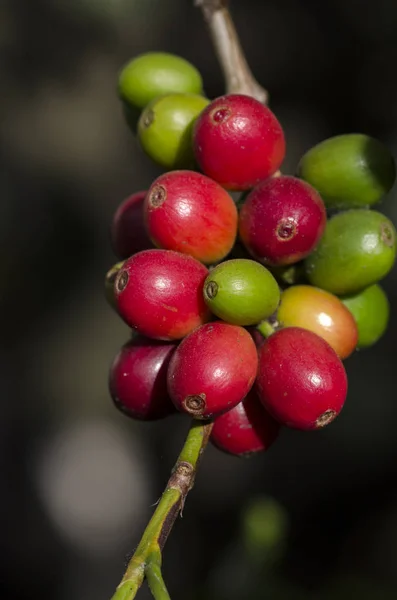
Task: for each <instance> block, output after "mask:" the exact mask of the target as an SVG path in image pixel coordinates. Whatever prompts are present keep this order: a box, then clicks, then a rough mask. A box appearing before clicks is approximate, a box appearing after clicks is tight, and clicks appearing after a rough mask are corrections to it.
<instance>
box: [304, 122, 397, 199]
mask: <svg viewBox="0 0 397 600" xmlns="http://www.w3.org/2000/svg"><path fill="white" fill-rule="evenodd" d="M297 175H298V177H300V178H301V179H304V180H305V181H307V182H308V183H310V184H311V185H312V186H313V187H314V188H316V190H318V192H319V193H320V195H321V197H322V199H323V200H324V203H325V205H326V206H327V208H336V209H348V208H360V207H361V208H363V207H365V206H372V205H373V204H376V203H377V202H379V201H380V200H381V198H382V196H384V195H385V194H387V192H389V190H390V189H391V187H392V186H393V184H394V181H395V178H396V167H395V162H394V159H393V156H392V155H391V153H390V151H389V149H388V148H386V146H384V145H383V144H382V143H381V142H379V141H378V140H375V139H374V138H371V137H369V136H367V135H362V134H355V133H354V134H347V135H338V136H336V137H332V138H329V139H327V140H324V141H323V142H321V143H320V144H317V146H314V147H313V148H311V149H310V150H309V151H308V152H306V154H305V155H304V156H303V157H302V159H301V160H300V162H299V165H298V169H297Z"/></svg>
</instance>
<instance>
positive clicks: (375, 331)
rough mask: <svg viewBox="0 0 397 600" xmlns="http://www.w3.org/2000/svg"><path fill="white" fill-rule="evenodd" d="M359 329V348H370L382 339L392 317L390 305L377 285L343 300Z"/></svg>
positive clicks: (344, 297)
mask: <svg viewBox="0 0 397 600" xmlns="http://www.w3.org/2000/svg"><path fill="white" fill-rule="evenodd" d="M341 300H342V302H343V304H344V305H345V306H346V307H347V308H348V309H349V311H350V312H351V313H352V315H353V317H354V319H355V321H356V323H357V327H358V343H357V348H369V346H373V344H376V342H377V341H378V340H379V339H380V338H381V337H382V335H383V334H384V333H385V331H386V329H387V325H388V323H389V317H390V303H389V300H388V298H387V296H386V293H385V291H384V290H383V289H382V288H381V286H380V285H379V284H377V283H375V284H374V285H371V286H370V287H367V288H365V289H364V290H361V291H360V292H358V293H357V294H352V295H351V296H343V297H342V298H341Z"/></svg>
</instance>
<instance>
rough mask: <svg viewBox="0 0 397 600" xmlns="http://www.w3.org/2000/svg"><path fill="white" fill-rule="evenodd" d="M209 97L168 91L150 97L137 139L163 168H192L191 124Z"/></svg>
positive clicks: (141, 119)
mask: <svg viewBox="0 0 397 600" xmlns="http://www.w3.org/2000/svg"><path fill="white" fill-rule="evenodd" d="M207 104H209V100H207V98H204V97H203V96H198V95H197V94H168V95H166V96H161V97H160V98H156V99H155V100H152V102H150V103H149V104H148V105H147V107H146V108H145V110H144V111H143V112H142V114H141V117H140V119H139V122H138V138H139V141H140V143H141V146H142V148H143V149H144V151H145V152H146V154H147V155H148V156H150V158H151V159H152V160H154V161H155V162H156V163H157V164H159V165H161V166H163V167H165V168H166V169H188V168H193V167H194V164H195V161H194V153H193V145H192V133H193V125H194V123H195V120H196V118H197V117H198V115H199V114H200V113H201V111H202V110H203V109H204V108H205V107H206V106H207Z"/></svg>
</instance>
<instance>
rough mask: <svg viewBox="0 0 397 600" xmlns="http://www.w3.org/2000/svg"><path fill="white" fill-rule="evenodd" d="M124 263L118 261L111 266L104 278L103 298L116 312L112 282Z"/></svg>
mask: <svg viewBox="0 0 397 600" xmlns="http://www.w3.org/2000/svg"><path fill="white" fill-rule="evenodd" d="M123 264H124V261H123V260H122V261H120V262H118V263H116V264H115V265H113V267H111V268H110V269H109V271H108V272H107V273H106V276H105V298H106V300H107V301H108V302H109V304H110V306H111V307H112V308H113V309H114V310H116V311H117V303H116V298H115V295H114V282H115V280H116V277H117V273H118V272H119V271H120V269H121V267H122V266H123Z"/></svg>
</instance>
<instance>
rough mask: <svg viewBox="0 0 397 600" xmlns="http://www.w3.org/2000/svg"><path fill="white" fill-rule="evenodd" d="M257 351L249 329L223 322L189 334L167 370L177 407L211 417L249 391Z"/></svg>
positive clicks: (254, 369) (254, 373)
mask: <svg viewBox="0 0 397 600" xmlns="http://www.w3.org/2000/svg"><path fill="white" fill-rule="evenodd" d="M257 368H258V354H257V350H256V347H255V344H254V341H253V339H252V337H251V336H250V334H249V333H248V331H246V330H245V329H243V328H242V327H240V326H238V325H229V324H227V323H223V322H222V321H217V322H215V323H207V324H206V325H202V326H201V327H199V328H198V329H196V331H194V332H193V333H191V334H190V335H189V336H188V337H186V338H185V339H184V340H183V341H182V342H181V344H180V345H179V346H178V348H177V349H176V351H175V354H174V355H173V357H172V359H171V362H170V366H169V369H168V391H169V393H170V396H171V398H172V400H173V402H174V404H175V406H176V407H177V409H178V410H180V411H182V412H185V413H188V414H190V415H191V416H193V417H195V418H197V419H209V418H211V417H212V416H214V415H218V414H220V413H222V412H225V411H226V410H229V409H230V408H233V406H236V404H238V403H239V402H241V400H242V399H243V398H244V397H245V396H246V395H247V394H248V392H249V390H250V389H251V387H252V384H253V383H254V380H255V376H256V372H257Z"/></svg>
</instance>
